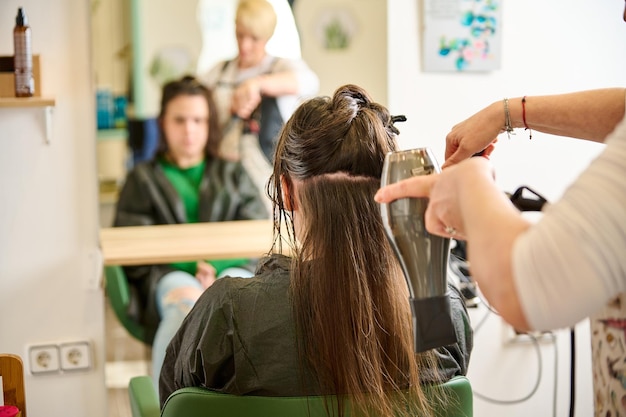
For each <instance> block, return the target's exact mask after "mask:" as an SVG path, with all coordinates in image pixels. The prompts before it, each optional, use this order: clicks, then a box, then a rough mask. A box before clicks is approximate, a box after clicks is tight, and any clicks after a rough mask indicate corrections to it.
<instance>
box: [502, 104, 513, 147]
mask: <svg viewBox="0 0 626 417" xmlns="http://www.w3.org/2000/svg"><path fill="white" fill-rule="evenodd" d="M504 131H505V132H506V134H507V135H508V136H509V139H511V135H514V134H515V131H514V130H513V126H511V114H510V113H509V99H508V98H505V99H504Z"/></svg>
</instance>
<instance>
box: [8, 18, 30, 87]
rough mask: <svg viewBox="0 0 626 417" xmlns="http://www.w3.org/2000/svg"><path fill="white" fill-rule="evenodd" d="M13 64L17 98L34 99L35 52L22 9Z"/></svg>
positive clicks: (15, 33)
mask: <svg viewBox="0 0 626 417" xmlns="http://www.w3.org/2000/svg"><path fill="white" fill-rule="evenodd" d="M13 47H14V55H13V64H14V68H15V96H16V97H32V96H33V94H34V93H35V81H34V79H33V51H32V48H31V30H30V26H28V19H27V17H26V13H25V12H24V9H23V8H22V7H20V8H19V9H18V11H17V17H16V18H15V28H14V29H13Z"/></svg>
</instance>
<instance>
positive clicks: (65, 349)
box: [59, 341, 91, 371]
mask: <svg viewBox="0 0 626 417" xmlns="http://www.w3.org/2000/svg"><path fill="white" fill-rule="evenodd" d="M59 351H60V356H61V369H62V370H63V371H84V370H87V369H89V368H91V349H90V345H89V342H87V341H81V342H72V343H64V344H62V345H60V346H59Z"/></svg>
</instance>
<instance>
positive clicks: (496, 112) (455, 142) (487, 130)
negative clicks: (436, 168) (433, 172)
mask: <svg viewBox="0 0 626 417" xmlns="http://www.w3.org/2000/svg"><path fill="white" fill-rule="evenodd" d="M503 126H504V107H503V104H502V102H500V101H498V102H495V103H493V104H491V105H490V106H488V107H485V108H484V109H482V110H481V111H479V112H478V113H476V114H474V115H473V116H471V117H470V118H469V119H467V120H465V121H463V122H461V123H459V124H457V125H455V126H454V127H453V128H452V130H451V131H450V133H448V135H447V136H446V153H445V158H446V160H445V162H444V164H443V165H442V168H447V167H449V166H452V165H454V164H457V163H459V162H461V161H463V160H465V159H467V158H469V157H471V156H473V155H475V154H478V153H480V155H481V156H484V157H486V158H488V157H489V155H490V154H491V152H493V149H494V144H495V143H496V141H497V136H498V134H500V133H501V132H502V131H503Z"/></svg>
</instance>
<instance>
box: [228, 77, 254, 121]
mask: <svg viewBox="0 0 626 417" xmlns="http://www.w3.org/2000/svg"><path fill="white" fill-rule="evenodd" d="M260 103H261V77H253V78H249V79H247V80H246V81H244V82H242V83H241V84H239V85H238V86H237V88H235V91H233V98H232V103H231V112H232V113H233V114H236V115H237V116H239V117H241V118H242V119H244V120H245V119H248V118H250V116H251V115H252V112H253V111H254V110H255V109H256V108H257V107H258V106H259V104H260Z"/></svg>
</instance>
